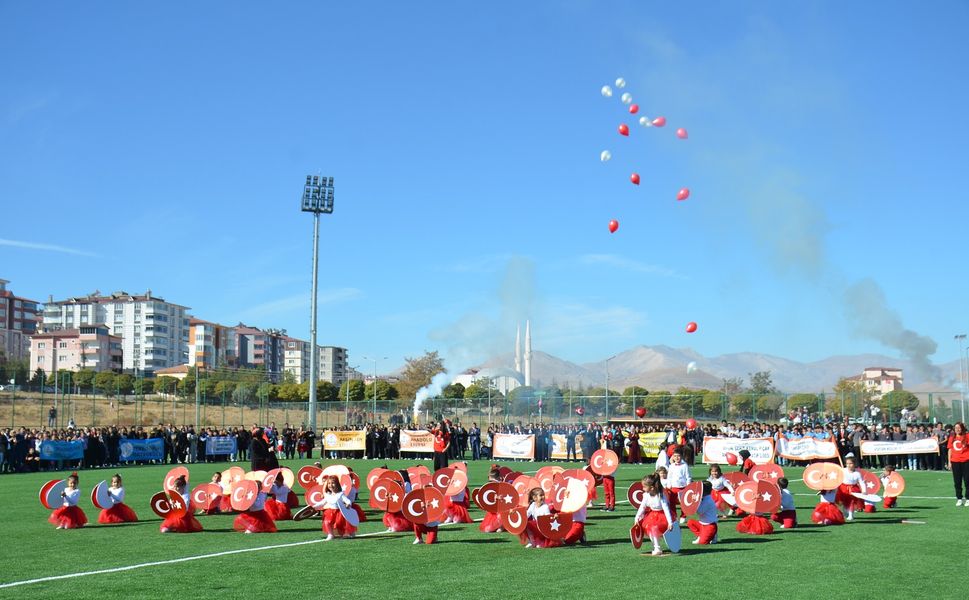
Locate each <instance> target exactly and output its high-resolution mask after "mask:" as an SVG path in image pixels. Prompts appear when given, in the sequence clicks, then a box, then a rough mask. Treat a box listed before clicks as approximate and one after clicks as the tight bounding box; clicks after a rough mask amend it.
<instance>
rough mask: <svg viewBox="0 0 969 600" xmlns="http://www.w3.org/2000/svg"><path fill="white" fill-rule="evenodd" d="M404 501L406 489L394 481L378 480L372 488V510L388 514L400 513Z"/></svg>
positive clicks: (370, 500)
mask: <svg viewBox="0 0 969 600" xmlns="http://www.w3.org/2000/svg"><path fill="white" fill-rule="evenodd" d="M403 501H404V488H403V487H402V486H401V485H400V484H399V483H397V482H396V481H393V480H392V479H378V480H377V482H376V483H375V484H373V487H371V488H370V499H369V500H368V502H369V504H370V507H371V508H376V509H377V510H382V511H386V512H400V506H401V503H402V502H403Z"/></svg>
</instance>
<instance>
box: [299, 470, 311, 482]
mask: <svg viewBox="0 0 969 600" xmlns="http://www.w3.org/2000/svg"><path fill="white" fill-rule="evenodd" d="M311 481H313V478H312V477H310V474H309V473H307V472H306V471H303V472H302V473H300V474H299V482H300V483H303V484H306V483H309V482H311Z"/></svg>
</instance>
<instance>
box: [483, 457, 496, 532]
mask: <svg viewBox="0 0 969 600" xmlns="http://www.w3.org/2000/svg"><path fill="white" fill-rule="evenodd" d="M493 481H501V467H499V466H498V465H491V470H490V471H488V482H489V483H491V482H493ZM478 530H479V531H482V532H484V533H501V532H502V528H501V519H500V518H499V517H498V515H497V513H490V512H486V513H485V516H484V519H483V520H482V521H481V525H479V526H478Z"/></svg>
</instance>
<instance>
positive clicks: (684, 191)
mask: <svg viewBox="0 0 969 600" xmlns="http://www.w3.org/2000/svg"><path fill="white" fill-rule="evenodd" d="M689 197H690V188H680V191H678V192H677V193H676V199H677V200H686V199H687V198H689Z"/></svg>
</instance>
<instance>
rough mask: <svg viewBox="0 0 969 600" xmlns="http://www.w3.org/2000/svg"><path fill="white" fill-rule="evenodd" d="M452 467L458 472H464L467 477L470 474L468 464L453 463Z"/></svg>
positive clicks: (462, 462)
mask: <svg viewBox="0 0 969 600" xmlns="http://www.w3.org/2000/svg"><path fill="white" fill-rule="evenodd" d="M451 466H452V467H453V468H455V469H457V470H458V471H463V472H464V474H465V475H467V474H468V463H466V462H464V461H459V462H456V463H451Z"/></svg>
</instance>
